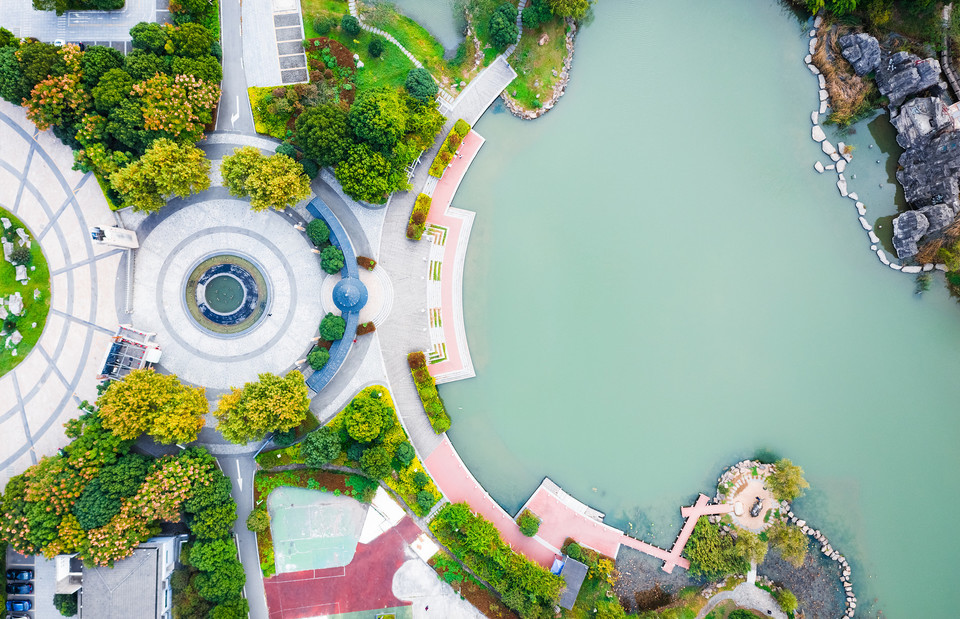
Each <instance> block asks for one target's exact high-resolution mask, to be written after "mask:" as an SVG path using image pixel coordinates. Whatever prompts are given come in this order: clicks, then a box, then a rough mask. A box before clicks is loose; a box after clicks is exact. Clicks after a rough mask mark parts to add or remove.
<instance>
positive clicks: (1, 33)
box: [0, 27, 20, 48]
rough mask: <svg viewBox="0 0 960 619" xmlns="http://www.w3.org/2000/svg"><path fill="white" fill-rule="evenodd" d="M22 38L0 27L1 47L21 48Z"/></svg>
mask: <svg viewBox="0 0 960 619" xmlns="http://www.w3.org/2000/svg"><path fill="white" fill-rule="evenodd" d="M19 46H20V38H19V37H17V36H14V34H13V33H12V32H10V31H9V30H7V29H6V28H3V27H0V47H14V48H16V47H19Z"/></svg>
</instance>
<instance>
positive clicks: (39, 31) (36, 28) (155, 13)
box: [0, 0, 169, 42]
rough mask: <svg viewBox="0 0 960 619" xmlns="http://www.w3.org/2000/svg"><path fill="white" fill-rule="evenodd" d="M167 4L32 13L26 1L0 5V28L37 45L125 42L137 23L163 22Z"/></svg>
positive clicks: (146, 0)
mask: <svg viewBox="0 0 960 619" xmlns="http://www.w3.org/2000/svg"><path fill="white" fill-rule="evenodd" d="M167 4H168V0H126V4H125V6H124V8H123V9H121V10H119V11H67V12H66V13H64V14H63V15H57V14H56V13H55V12H53V11H36V10H34V9H33V7H32V6H31V3H30V2H29V0H6V1H4V2H0V24H3V26H4V27H5V28H6V29H7V30H10V31H11V32H13V34H15V35H17V36H19V37H35V38H37V39H39V40H41V41H46V42H53V41H55V40H57V39H60V40H63V41H67V42H79V41H89V40H100V41H104V40H105V41H129V40H130V32H129V31H130V28H132V27H133V26H135V25H136V24H138V23H139V22H142V21H146V22H152V21H158V22H163V21H164V20H166V19H167V18H168V17H169V12H168V6H167Z"/></svg>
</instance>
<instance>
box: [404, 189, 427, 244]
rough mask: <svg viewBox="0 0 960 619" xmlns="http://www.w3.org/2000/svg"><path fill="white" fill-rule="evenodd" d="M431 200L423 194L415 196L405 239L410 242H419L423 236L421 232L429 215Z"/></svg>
mask: <svg viewBox="0 0 960 619" xmlns="http://www.w3.org/2000/svg"><path fill="white" fill-rule="evenodd" d="M431 202H433V198H431V197H430V196H428V195H427V194H425V193H421V194H420V195H419V196H417V201H416V202H415V203H414V205H413V210H412V211H411V212H410V221H409V223H407V238H408V239H410V240H411V241H419V240H420V238H421V237H422V236H423V231H424V229H426V227H427V215H429V214H430V204H431Z"/></svg>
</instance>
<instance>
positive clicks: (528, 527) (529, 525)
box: [517, 509, 540, 537]
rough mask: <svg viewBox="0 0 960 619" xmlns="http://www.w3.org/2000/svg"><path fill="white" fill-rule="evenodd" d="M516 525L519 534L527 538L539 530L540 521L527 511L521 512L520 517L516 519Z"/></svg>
mask: <svg viewBox="0 0 960 619" xmlns="http://www.w3.org/2000/svg"><path fill="white" fill-rule="evenodd" d="M517 524H518V525H519V526H520V532H521V533H523V534H524V535H526V536H527V537H533V536H534V535H536V534H537V531H539V530H540V519H539V518H537V517H536V516H535V515H534V514H533V513H532V512H531V511H530V510H529V509H525V510H523V512H521V514H520V517H519V518H517Z"/></svg>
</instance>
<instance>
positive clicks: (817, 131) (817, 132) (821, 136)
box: [810, 125, 827, 142]
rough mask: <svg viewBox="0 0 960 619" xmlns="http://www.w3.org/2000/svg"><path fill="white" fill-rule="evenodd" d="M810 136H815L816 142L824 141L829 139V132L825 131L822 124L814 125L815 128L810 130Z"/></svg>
mask: <svg viewBox="0 0 960 619" xmlns="http://www.w3.org/2000/svg"><path fill="white" fill-rule="evenodd" d="M810 136H811V137H812V138H813V141H814V142H822V141H824V140H826V139H827V134H826V133H824V132H823V129H822V128H821V127H820V125H814V126H813V129H811V131H810Z"/></svg>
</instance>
